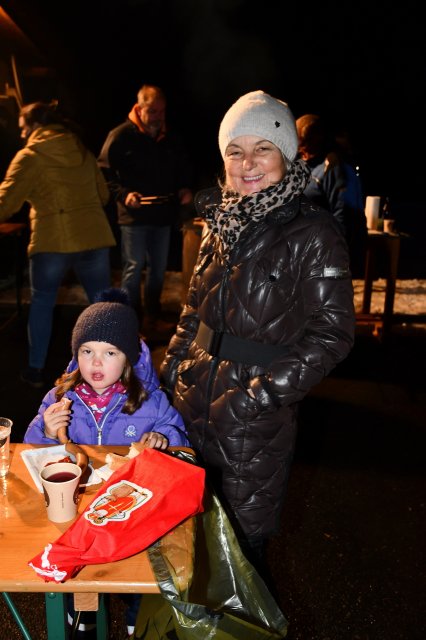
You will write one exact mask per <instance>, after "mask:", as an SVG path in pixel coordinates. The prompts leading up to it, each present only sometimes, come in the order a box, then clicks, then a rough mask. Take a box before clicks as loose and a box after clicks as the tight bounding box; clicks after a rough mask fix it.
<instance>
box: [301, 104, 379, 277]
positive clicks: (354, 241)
mask: <svg viewBox="0 0 426 640" xmlns="http://www.w3.org/2000/svg"><path fill="white" fill-rule="evenodd" d="M296 127H297V133H298V137H299V153H300V157H301V158H302V160H304V161H305V162H306V164H307V165H308V167H309V168H310V169H311V178H310V180H309V182H308V184H307V186H306V189H305V191H304V194H305V196H307V197H308V198H309V199H310V200H312V201H313V202H315V203H316V204H319V205H320V206H321V207H323V208H324V209H327V210H328V211H330V213H331V214H332V215H333V216H334V218H335V219H336V220H337V221H338V223H339V224H340V226H341V228H342V230H343V233H344V236H345V238H346V242H347V243H348V248H349V258H350V266H351V271H352V277H354V278H362V277H364V271H365V254H366V249H367V233H368V231H367V222H366V218H365V213H364V196H363V193H362V185H361V181H360V179H359V177H358V175H357V173H356V171H355V169H354V167H353V166H352V165H351V164H350V163H349V162H346V161H345V160H344V158H343V155H342V153H341V152H340V150H339V149H338V146H337V145H336V144H333V143H332V142H331V141H330V140H329V137H328V135H327V129H326V127H325V124H324V122H323V120H322V118H320V117H319V116H317V115H314V114H306V115H303V116H301V117H300V118H298V119H297V120H296Z"/></svg>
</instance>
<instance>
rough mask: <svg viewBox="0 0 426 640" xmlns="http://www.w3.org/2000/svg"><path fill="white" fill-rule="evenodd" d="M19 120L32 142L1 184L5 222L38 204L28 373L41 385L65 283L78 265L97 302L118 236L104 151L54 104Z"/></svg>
mask: <svg viewBox="0 0 426 640" xmlns="http://www.w3.org/2000/svg"><path fill="white" fill-rule="evenodd" d="M19 127H20V129H21V132H22V134H21V135H22V137H23V138H24V139H25V140H26V145H25V147H24V148H23V149H21V150H20V151H18V153H17V154H16V155H15V157H14V158H13V160H12V162H11V163H10V165H9V168H8V170H7V173H6V176H5V178H4V180H3V182H2V183H1V184H0V222H2V221H4V220H7V219H8V218H10V217H11V216H12V215H13V214H14V213H16V212H18V211H19V210H20V209H21V207H22V205H23V204H24V202H28V203H29V204H30V211H29V222H30V239H29V244H28V258H29V277H30V286H31V306H30V313H29V320H28V338H29V363H28V364H29V366H28V367H27V369H25V370H24V371H23V372H22V374H21V378H22V379H23V380H24V381H25V382H28V383H29V384H31V385H32V386H35V387H41V386H43V384H44V380H43V368H44V366H45V361H46V357H47V353H48V347H49V342H50V335H51V329H52V318H53V309H54V306H55V303H56V297H57V293H58V289H59V286H60V285H61V282H62V281H63V279H64V276H65V275H66V273H67V272H68V271H69V270H70V269H73V270H74V272H75V274H76V276H77V278H78V279H79V281H80V283H81V284H82V286H83V288H84V290H85V292H86V295H87V297H88V300H89V301H90V302H93V301H94V299H95V296H96V293H97V292H98V291H100V290H103V289H105V288H108V287H109V286H110V281H111V276H110V260H109V247H111V246H113V245H115V238H114V235H113V232H112V230H111V227H110V225H109V222H108V219H107V216H106V213H105V211H104V208H103V206H104V205H106V203H107V202H108V200H109V190H108V186H107V184H106V182H105V180H104V178H103V175H102V173H101V171H100V169H99V168H98V166H97V162H96V158H95V157H94V155H93V154H92V153H91V152H90V151H89V150H88V149H87V148H86V147H85V146H84V145H83V143H82V142H81V140H80V139H79V137H78V136H77V135H76V134H75V133H74V132H73V131H72V130H71V128H70V125H69V124H68V123H66V122H65V120H64V119H63V118H62V117H61V116H60V115H59V114H58V112H57V110H56V108H55V107H54V105H51V104H44V103H41V102H36V103H33V104H29V105H26V106H24V107H23V108H22V109H21V111H20V117H19Z"/></svg>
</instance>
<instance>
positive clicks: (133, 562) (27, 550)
mask: <svg viewBox="0 0 426 640" xmlns="http://www.w3.org/2000/svg"><path fill="white" fill-rule="evenodd" d="M31 448H35V446H34V445H25V444H13V443H12V444H11V456H12V459H11V465H10V470H9V473H8V475H7V476H6V477H5V478H2V479H1V484H0V540H1V549H2V568H1V572H0V591H2V592H6V593H9V592H44V593H45V594H46V595H45V605H46V617H47V632H48V638H49V640H65V639H66V638H67V637H68V631H67V622H66V618H67V607H66V598H65V597H64V594H66V593H74V603H75V609H76V610H77V611H78V610H85V611H94V610H97V611H98V614H97V622H98V624H97V638H98V640H104V639H105V638H107V623H106V615H105V610H104V608H103V598H101V599H100V605H98V595H99V594H102V593H159V592H160V590H159V588H158V585H157V582H156V580H155V577H154V574H153V572H152V569H151V565H150V563H149V559H148V554H147V552H141V553H138V554H137V555H134V556H132V557H130V558H126V559H125V560H119V561H117V562H111V563H106V564H96V565H87V566H85V567H84V568H83V569H82V570H81V571H80V573H79V574H78V575H77V576H76V577H75V578H72V579H70V580H67V581H66V582H64V583H59V584H56V583H54V582H44V581H43V580H42V579H41V578H40V577H39V576H38V575H37V574H36V572H35V571H34V570H33V569H32V568H31V567H29V566H28V564H27V563H28V561H29V560H31V559H32V558H33V557H34V556H35V555H37V554H38V553H40V552H41V551H42V550H43V549H44V547H45V546H46V544H47V543H48V542H54V541H55V540H56V539H57V538H59V536H60V535H62V533H64V532H65V531H66V529H67V528H68V527H69V526H70V524H72V522H73V521H72V522H71V523H64V524H57V523H53V522H50V521H49V520H48V519H47V514H46V507H45V503H44V497H43V494H42V493H41V492H40V491H39V490H38V489H37V487H36V486H35V484H34V481H33V479H32V478H31V475H30V473H29V471H28V469H27V467H26V465H25V463H24V461H23V459H22V457H21V455H20V452H21V451H23V450H24V449H31ZM82 448H83V449H84V450H85V452H86V453H87V455H88V456H89V459H90V463H91V465H92V466H93V467H94V468H95V469H96V468H99V467H101V466H103V465H104V464H105V455H106V453H108V452H109V451H114V452H115V453H119V454H121V455H124V454H126V453H127V452H128V447H105V446H82ZM100 487H101V484H96V485H92V486H89V487H86V488H85V489H82V490H81V491H82V493H81V501H80V503H79V507H78V513H79V514H80V513H82V512H83V510H84V508H85V507H86V506H87V505H88V504H89V502H90V501H91V500H92V499H93V496H94V495H95V494H96V493H97V491H98V490H99V488H100ZM193 527H194V524H193V519H192V518H191V519H189V520H187V521H186V522H184V523H183V524H182V525H180V528H182V529H183V530H184V533H185V535H183V536H179V540H180V541H182V547H181V548H180V549H178V554H180V558H179V565H180V566H182V567H184V568H185V570H186V575H181V579H182V580H183V581H185V580H187V581H189V580H190V577H191V575H192V563H191V558H192V548H190V544H191V543H192V540H193ZM175 531H176V530H175ZM186 534H187V535H186ZM169 535H171V534H168V535H166V536H164V538H162V540H164V541H165V542H167V540H166V539H167V538H168V536H169ZM173 543H174V553H176V536H175V537H174V540H173ZM15 618H16V617H15ZM17 621H18V624H19V620H17Z"/></svg>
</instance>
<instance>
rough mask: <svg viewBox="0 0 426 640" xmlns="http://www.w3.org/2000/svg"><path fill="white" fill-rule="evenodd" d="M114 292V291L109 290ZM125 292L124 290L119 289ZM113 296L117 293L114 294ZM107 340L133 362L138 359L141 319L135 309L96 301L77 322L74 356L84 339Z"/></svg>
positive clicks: (73, 343)
mask: <svg viewBox="0 0 426 640" xmlns="http://www.w3.org/2000/svg"><path fill="white" fill-rule="evenodd" d="M108 291H114V290H108ZM116 291H117V292H118V293H122V290H116ZM113 295H114V294H113ZM116 297H118V298H120V296H119V295H118V296H116ZM91 341H95V342H108V343H109V344H113V345H114V347H117V349H120V351H123V353H125V354H126V356H127V358H128V360H129V362H130V364H132V365H135V364H136V363H137V361H138V359H139V355H140V354H139V322H138V317H137V315H136V312H135V310H134V309H133V308H132V307H131V306H129V305H128V304H123V302H109V301H105V302H95V303H94V304H91V305H90V306H89V307H87V309H85V310H84V311H83V312H82V313H81V314H80V315H79V317H78V318H77V322H76V323H75V326H74V329H73V332H72V339H71V348H72V353H73V356H74V358H75V359H77V357H78V350H79V348H80V347H81V345H82V344H84V343H85V342H91Z"/></svg>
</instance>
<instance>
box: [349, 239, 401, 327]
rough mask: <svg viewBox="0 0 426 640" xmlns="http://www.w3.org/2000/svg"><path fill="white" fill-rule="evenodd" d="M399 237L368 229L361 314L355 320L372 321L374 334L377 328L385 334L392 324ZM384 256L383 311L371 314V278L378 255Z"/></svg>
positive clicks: (372, 277)
mask: <svg viewBox="0 0 426 640" xmlns="http://www.w3.org/2000/svg"><path fill="white" fill-rule="evenodd" d="M400 244H401V238H400V236H399V235H398V234H397V233H383V232H381V231H372V230H369V231H368V243H367V255H366V262H365V276H364V293H363V299H362V309H361V314H358V316H357V320H358V321H360V322H373V323H374V324H375V334H378V330H379V328H380V329H381V331H382V335H386V333H387V332H388V331H389V329H390V328H391V326H392V316H393V305H394V300H395V287H396V279H397V275H398V262H399V250H400ZM379 255H380V256H382V257H383V258H384V268H385V270H386V271H385V279H386V290H385V303H384V308H383V313H381V314H371V313H370V309H371V295H372V290H373V280H374V275H375V267H376V261H377V257H378V256H379Z"/></svg>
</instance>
